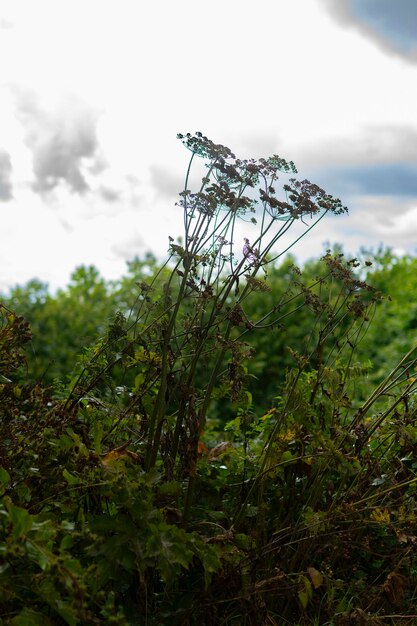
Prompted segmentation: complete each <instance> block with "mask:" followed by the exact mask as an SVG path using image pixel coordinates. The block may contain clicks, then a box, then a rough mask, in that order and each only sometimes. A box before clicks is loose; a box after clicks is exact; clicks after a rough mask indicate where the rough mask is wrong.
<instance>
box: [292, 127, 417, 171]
mask: <svg viewBox="0 0 417 626" xmlns="http://www.w3.org/2000/svg"><path fill="white" fill-rule="evenodd" d="M300 152H302V166H303V167H309V166H310V167H311V166H314V167H318V166H322V165H325V164H327V163H332V164H333V165H350V164H364V165H366V164H370V163H373V164H378V163H379V164H382V163H392V162H397V161H402V162H415V163H417V127H416V126H411V125H407V124H400V125H393V124H385V125H380V124H376V125H372V126H371V125H369V126H366V127H360V128H357V129H356V130H355V131H354V132H350V133H349V134H342V133H338V134H335V135H334V136H333V137H330V138H323V139H322V140H321V141H320V144H319V145H317V141H314V142H310V143H304V145H303V146H302V151H300Z"/></svg>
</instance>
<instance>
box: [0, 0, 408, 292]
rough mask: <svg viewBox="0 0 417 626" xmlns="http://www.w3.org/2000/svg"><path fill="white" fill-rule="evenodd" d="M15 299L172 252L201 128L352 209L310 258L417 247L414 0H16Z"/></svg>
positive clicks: (7, 246) (2, 41)
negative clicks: (329, 250)
mask: <svg viewBox="0 0 417 626" xmlns="http://www.w3.org/2000/svg"><path fill="white" fill-rule="evenodd" d="M0 59H1V61H0V211H1V220H0V291H4V290H5V289H7V287H9V286H11V285H14V284H16V283H23V282H25V281H27V280H29V279H30V278H32V277H37V278H39V279H41V280H42V281H45V282H48V283H49V285H50V286H51V288H52V289H54V288H56V287H57V286H64V285H65V284H66V283H67V282H68V279H69V276H70V274H71V272H72V271H73V269H74V268H75V267H76V266H77V265H80V264H94V265H96V266H97V267H98V269H99V270H100V271H101V272H102V273H103V275H104V276H106V277H108V278H115V277H117V276H119V275H121V274H122V273H123V272H124V270H125V268H126V260H128V259H131V258H133V257H134V256H135V255H139V256H141V255H144V254H145V252H146V251H152V252H154V253H156V254H157V255H164V254H165V252H166V250H167V248H168V236H169V235H171V236H176V235H178V234H180V232H181V223H182V221H181V217H180V214H179V212H178V211H179V210H178V209H177V208H175V201H176V199H177V193H178V192H179V191H181V190H182V185H183V180H184V173H185V168H186V165H187V161H188V158H189V153H188V152H187V151H186V150H185V149H184V148H183V146H182V145H181V143H180V142H179V141H178V140H177V139H176V134H177V133H178V132H192V133H193V132H195V131H197V130H198V131H201V132H203V133H204V134H206V135H207V136H208V137H210V138H211V139H213V140H214V141H215V142H217V143H223V144H225V145H227V146H229V147H230V148H231V149H232V150H233V151H234V152H235V153H236V154H237V156H241V157H261V156H263V157H267V156H269V155H271V154H274V153H277V154H279V155H281V156H282V157H284V158H287V159H289V160H293V161H295V163H296V165H297V167H298V170H299V175H300V177H302V178H309V179H310V180H312V181H313V182H317V183H318V184H320V185H321V186H323V187H325V189H326V190H327V191H328V192H329V193H332V194H333V195H336V196H338V197H340V198H341V199H342V201H343V203H344V204H347V205H348V207H349V215H348V216H347V217H338V218H329V219H328V220H325V221H322V222H321V223H320V225H319V227H318V228H317V229H316V230H315V231H314V233H312V234H310V235H309V236H308V238H307V239H304V240H303V243H302V245H301V246H299V247H298V248H296V249H295V250H294V252H295V254H296V255H297V256H298V258H299V260H300V261H302V260H304V259H306V258H308V257H310V256H319V255H321V254H322V253H323V251H324V250H325V247H326V245H327V244H328V243H330V244H333V243H336V242H339V243H342V244H343V245H344V248H345V250H346V251H347V252H349V253H353V254H354V253H356V252H358V251H359V249H360V247H362V246H366V247H368V248H369V247H374V248H377V247H378V245H379V244H380V243H382V244H384V245H386V246H390V247H392V248H394V250H396V251H397V252H400V253H403V252H407V251H408V252H412V253H414V252H416V251H417V2H415V0H396V1H395V2H392V0H291V1H288V0H257V2H256V3H254V2H253V1H249V0H211V2H209V3H207V2H201V1H200V0H159V1H158V0H153V1H152V2H144V1H143V2H141V1H140V0H117V1H116V0H59V1H57V0H36V2H34V1H33V0H0Z"/></svg>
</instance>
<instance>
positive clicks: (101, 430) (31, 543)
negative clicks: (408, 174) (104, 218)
mask: <svg viewBox="0 0 417 626" xmlns="http://www.w3.org/2000/svg"><path fill="white" fill-rule="evenodd" d="M180 139H181V140H182V142H183V143H184V144H185V145H186V147H187V148H188V149H189V150H190V151H191V162H190V167H191V165H192V164H193V163H194V159H195V158H196V157H201V158H203V159H204V162H205V165H206V169H207V171H206V173H205V174H206V175H205V176H204V178H203V180H202V184H201V187H200V189H199V190H198V191H197V192H194V193H192V192H191V191H190V190H188V189H187V183H188V178H187V182H186V185H185V189H184V191H183V192H182V193H181V194H180V201H179V203H180V205H181V206H182V207H183V211H184V227H185V231H184V238H183V239H182V240H181V241H178V242H174V240H172V239H170V249H169V258H168V260H167V262H166V263H165V264H162V265H160V264H158V263H157V262H156V260H155V259H153V258H152V257H148V258H146V259H145V260H144V261H140V260H138V259H136V260H134V261H133V262H132V263H131V264H129V268H128V275H127V276H126V277H125V278H124V279H122V280H121V281H119V282H118V283H107V282H106V281H104V280H103V279H102V278H101V277H100V276H99V274H98V273H97V271H96V270H95V269H94V268H83V267H81V268H78V269H77V270H76V271H75V273H74V274H73V277H72V280H71V283H70V285H69V287H68V289H67V290H62V291H60V292H58V293H57V294H56V295H55V296H51V295H50V294H49V293H48V291H47V289H46V287H45V286H44V285H42V284H40V283H38V282H37V281H32V282H31V283H29V284H28V285H27V286H26V287H24V288H20V287H18V288H15V289H14V290H12V292H11V294H10V296H9V297H8V298H5V303H6V304H5V305H2V306H1V308H0V375H1V378H0V394H1V398H0V400H1V401H0V497H1V502H0V532H1V536H0V552H1V561H0V606H1V609H0V611H1V613H0V614H1V620H2V623H5V624H17V625H19V624H21V625H26V624H69V625H76V624H120V625H121V624H123V625H124V624H140V623H144V624H148V625H150V626H151V625H152V624H155V626H156V625H157V624H161V623H169V624H174V625H175V624H178V625H181V626H183V625H188V624H189V625H192V624H207V625H210V624H213V625H218V624H230V625H232V624H248V625H250V624H254V625H255V624H256V625H258V624H294V625H295V624H335V625H338V626H344V625H347V624H357V625H360V624H381V623H384V624H389V623H392V624H394V623H395V624H411V623H412V621H410V620H412V619H414V618H413V617H412V615H413V612H414V604H415V593H416V591H415V590H416V583H417V563H416V559H415V555H414V552H415V550H414V544H415V541H416V537H417V518H416V516H415V508H416V501H415V499H416V484H417V478H416V469H417V459H416V454H417V449H416V446H415V440H416V434H417V431H416V429H417V424H416V416H417V412H416V404H415V392H416V385H417V379H416V377H415V371H416V367H417V354H416V348H413V347H411V346H410V344H409V341H407V339H406V336H405V335H404V337H401V341H398V342H397V343H396V342H394V344H395V345H391V348H387V350H388V349H390V350H391V352H392V366H391V367H390V368H389V369H387V368H386V367H385V368H384V367H383V361H382V360H381V358H380V350H382V351H384V348H383V347H382V337H381V331H380V330H378V324H377V323H376V322H377V320H378V315H380V311H382V310H383V307H387V308H386V309H385V310H388V311H391V312H390V313H389V314H390V315H391V316H392V319H397V316H399V315H400V313H399V309H400V308H401V307H400V305H399V304H398V300H397V304H396V305H394V304H392V302H395V300H393V301H392V302H388V301H387V300H384V299H383V298H382V296H381V293H380V291H385V288H386V287H387V286H390V285H391V286H395V285H394V284H395V282H397V283H398V272H401V271H404V272H405V275H406V276H408V280H409V281H410V284H411V281H412V276H413V272H412V268H413V261H412V260H411V259H407V260H403V261H398V263H396V262H394V260H393V257H390V263H389V265H388V266H387V265H386V259H385V258H384V260H383V261H381V257H378V256H377V255H376V256H375V261H376V265H377V270H376V272H375V273H373V274H370V273H369V271H367V268H368V263H369V261H368V260H366V261H365V263H364V264H361V263H360V262H359V261H358V260H356V259H345V258H344V256H343V255H342V254H341V253H339V252H337V251H336V252H333V253H332V252H330V251H328V252H327V253H326V254H325V255H324V257H323V258H322V259H321V260H320V261H314V262H311V263H309V264H307V265H306V266H305V267H304V268H303V269H302V270H300V269H299V268H297V267H295V266H294V263H293V260H291V259H289V258H287V259H286V260H284V262H282V263H281V264H280V265H279V264H277V255H276V252H275V250H276V244H277V242H278V241H279V239H280V238H281V237H282V235H283V234H284V233H286V232H287V231H288V229H289V228H291V226H292V225H293V224H294V223H295V221H296V220H303V221H305V220H313V221H312V222H310V225H306V233H307V232H308V230H309V228H310V227H311V226H312V225H313V224H314V223H315V222H316V221H317V220H318V219H321V218H322V217H323V216H324V215H325V214H326V212H333V213H335V214H338V213H340V212H341V211H343V210H344V208H343V207H342V205H341V203H340V201H339V200H337V199H333V198H331V197H330V196H328V195H327V194H326V193H325V192H324V191H323V190H322V189H320V188H318V187H317V186H316V185H313V184H311V183H309V182H308V181H301V182H300V181H297V180H295V179H289V181H288V182H287V183H284V185H283V186H282V193H281V195H280V194H278V193H277V192H276V187H277V181H278V180H279V176H281V175H284V176H286V175H287V174H289V173H290V172H291V174H295V173H296V169H295V166H294V164H293V163H292V162H287V161H285V160H284V159H282V158H281V157H278V156H276V155H274V156H273V157H271V158H269V159H259V160H258V161H255V160H240V159H237V158H236V157H235V156H234V155H233V153H232V152H231V151H230V150H229V149H228V148H226V147H224V146H221V145H218V144H214V143H213V142H211V141H210V140H209V139H207V138H206V137H204V136H203V135H201V134H200V133H197V134H196V135H195V136H191V135H186V136H182V135H181V136H180ZM248 218H249V219H248ZM241 220H243V221H244V223H245V224H248V225H249V224H250V228H251V229H252V230H251V231H250V234H249V232H248V237H245V245H244V246H243V250H242V251H241V250H240V247H239V246H238V245H237V244H236V243H235V242H234V239H235V233H236V229H237V224H238V223H239V221H241ZM248 228H249V226H248ZM249 237H250V238H249ZM250 241H252V243H250ZM274 255H275V256H274ZM278 256H279V255H278ZM407 272H408V273H407ZM370 282H372V283H373V286H371V285H370V284H369V283H370ZM394 291H395V290H394ZM396 296H397V298H398V297H400V292H398V290H397V292H396ZM132 300H134V302H133V304H132V302H131V301H132ZM390 307H394V308H392V309H390ZM395 307H396V308H395ZM13 308H15V309H16V311H17V313H14V312H12V309H13ZM22 315H24V317H26V318H27V319H28V320H30V322H31V325H32V330H33V333H34V335H33V337H32V335H31V333H30V331H29V326H28V323H27V322H26V321H25V319H24V317H22ZM401 315H402V317H401V319H402V320H404V319H408V320H411V319H412V315H413V313H412V312H410V311H409V312H408V313H407V312H405V311H404V310H403V309H402V310H401ZM372 320H373V324H374V326H372V324H371V321H372ZM370 324H371V329H370V331H369V332H368V333H367V330H368V327H369V325H370ZM412 327H413V325H412V323H411V322H410V324H409V328H410V329H411V328H412ZM373 328H374V330H373ZM375 328H376V330H375ZM372 333H374V334H373V335H372ZM370 337H371V339H369V338H370ZM372 337H373V339H372ZM396 339H399V336H398V335H397V336H396ZM373 341H375V342H377V346H378V348H377V347H374V349H373V351H372V350H371V349H370V346H371V344H372V342H373ZM367 342H368V343H367ZM404 348H405V350H404V352H405V356H401V355H398V359H397V362H395V359H394V353H395V352H396V351H397V349H398V350H399V349H404ZM76 355H78V356H76ZM370 359H372V361H373V362H374V363H375V364H376V373H375V374H372V369H371V363H370ZM378 359H379V361H378ZM376 374H381V376H380V377H379V380H377V381H376ZM58 379H60V380H58ZM382 620H383V621H382ZM393 620H394V621H393Z"/></svg>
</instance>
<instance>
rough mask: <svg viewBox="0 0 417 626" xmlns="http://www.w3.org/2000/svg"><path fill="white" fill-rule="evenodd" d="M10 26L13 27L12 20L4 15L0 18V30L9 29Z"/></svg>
mask: <svg viewBox="0 0 417 626" xmlns="http://www.w3.org/2000/svg"><path fill="white" fill-rule="evenodd" d="M12 28H14V24H13V22H11V21H10V20H7V19H5V18H4V17H3V18H0V30H11V29H12Z"/></svg>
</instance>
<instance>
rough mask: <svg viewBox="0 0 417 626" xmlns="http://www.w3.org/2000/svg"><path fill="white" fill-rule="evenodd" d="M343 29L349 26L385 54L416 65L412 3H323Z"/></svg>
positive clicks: (416, 9)
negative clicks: (396, 56)
mask: <svg viewBox="0 0 417 626" xmlns="http://www.w3.org/2000/svg"><path fill="white" fill-rule="evenodd" d="M322 2H323V3H324V4H325V5H326V6H327V9H328V10H329V12H330V13H331V14H332V15H333V16H334V17H335V18H336V19H337V20H338V21H339V23H341V24H342V25H344V26H352V27H354V28H356V29H357V30H359V31H360V32H361V33H362V34H363V35H365V36H366V37H367V38H370V39H372V41H373V42H374V43H375V44H376V45H378V46H379V47H380V48H381V49H382V50H384V52H387V53H389V54H396V55H400V56H401V57H402V58H403V59H406V60H407V61H409V62H412V63H417V4H416V2H415V0H401V1H400V2H392V0H322Z"/></svg>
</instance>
